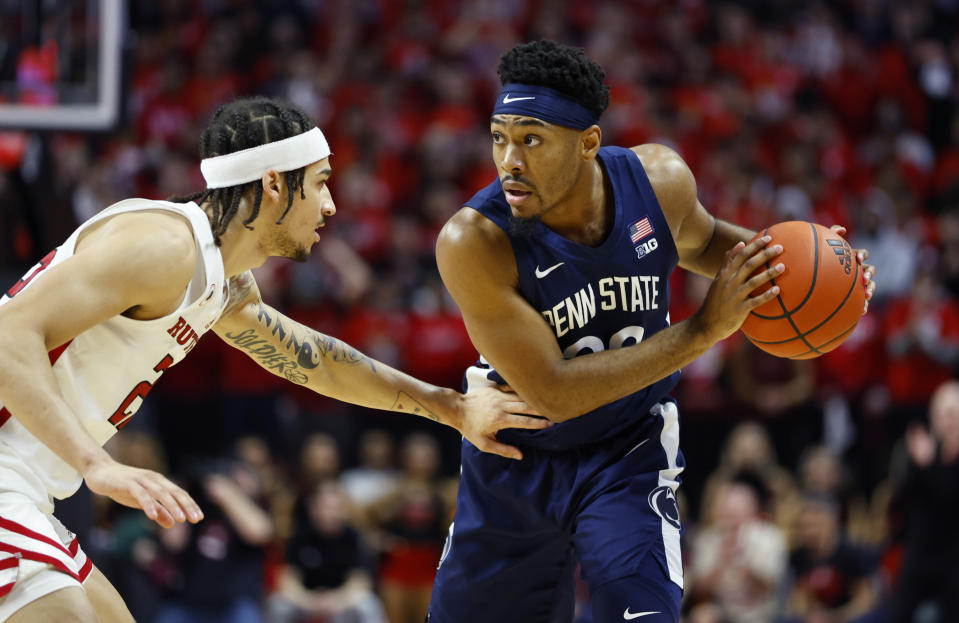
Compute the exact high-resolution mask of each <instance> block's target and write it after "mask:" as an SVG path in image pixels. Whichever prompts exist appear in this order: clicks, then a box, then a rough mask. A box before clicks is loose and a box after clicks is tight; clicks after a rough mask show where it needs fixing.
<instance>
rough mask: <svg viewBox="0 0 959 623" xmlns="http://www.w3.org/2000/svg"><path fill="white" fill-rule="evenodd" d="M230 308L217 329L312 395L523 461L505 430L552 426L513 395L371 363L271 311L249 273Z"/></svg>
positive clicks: (237, 281)
mask: <svg viewBox="0 0 959 623" xmlns="http://www.w3.org/2000/svg"><path fill="white" fill-rule="evenodd" d="M230 288H231V295H230V303H229V304H228V307H227V309H226V310H225V311H224V314H223V317H222V318H221V319H220V321H219V322H217V324H216V325H215V326H214V331H216V333H217V334H218V335H219V336H220V337H221V338H222V339H223V340H224V341H225V342H226V343H228V344H229V345H230V346H233V347H234V348H237V349H239V350H241V351H243V352H244V353H246V354H247V355H249V356H250V357H251V358H252V359H253V360H254V361H256V363H257V364H259V365H260V366H261V367H263V368H265V369H266V370H268V371H270V372H272V373H273V374H276V375H277V376H281V377H283V378H285V379H287V380H288V381H290V382H292V383H296V384H298V385H304V386H306V387H309V388H310V389H312V390H313V391H315V392H317V393H319V394H323V395H325V396H330V397H332V398H336V399H337V400H342V401H344V402H350V403H353V404H357V405H361V406H364V407H372V408H375V409H384V410H388V411H399V412H401V413H409V414H412V415H418V416H422V417H426V418H429V419H431V420H434V421H436V422H440V423H442V424H446V425H448V426H452V427H453V428H455V429H456V430H458V431H460V433H462V434H463V436H465V437H466V438H467V439H469V440H470V442H472V443H473V444H474V445H475V446H476V447H477V448H479V449H480V450H483V451H484V452H492V453H495V454H500V455H502V456H505V457H508V458H517V459H518V458H522V454H521V453H520V451H519V450H518V449H516V448H514V447H512V446H508V445H506V444H503V443H501V442H499V441H497V440H496V433H497V432H498V431H499V430H501V429H504V428H527V429H541V428H546V427H547V426H549V425H550V423H549V421H547V420H544V419H542V418H535V417H529V416H528V415H521V414H535V413H536V412H535V411H533V410H531V409H530V407H529V406H528V405H527V404H526V403H525V402H524V401H522V400H520V398H519V397H518V396H517V395H516V394H515V393H512V392H511V391H502V390H500V389H497V388H482V389H480V390H476V391H471V392H469V393H467V394H461V393H459V392H456V391H453V390H451V389H447V388H442V387H436V386H435V385H431V384H429V383H425V382H423V381H420V380H418V379H415V378H413V377H411V376H409V375H408V374H405V373H403V372H400V371H399V370H396V369H394V368H391V367H390V366H387V365H386V364H384V363H381V362H379V361H376V360H374V359H371V358H370V357H367V356H366V355H364V354H363V353H361V352H359V351H358V350H356V349H355V348H353V347H352V346H350V345H349V344H346V343H344V342H342V341H340V340H338V339H336V338H335V337H332V336H329V335H324V334H323V333H320V332H318V331H314V330H313V329H310V328H309V327H307V326H304V325H302V324H300V323H298V322H296V321H294V320H291V319H290V318H288V317H287V316H285V315H283V314H281V313H280V312H278V311H277V310H275V309H274V308H272V307H270V306H269V305H267V304H266V303H264V302H263V300H262V299H261V297H260V293H259V289H258V288H257V287H256V282H255V281H254V279H253V275H252V274H251V273H248V272H247V273H243V274H241V275H239V276H237V277H235V278H234V279H232V280H231V283H230Z"/></svg>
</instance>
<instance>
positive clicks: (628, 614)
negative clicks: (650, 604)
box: [623, 608, 659, 621]
mask: <svg viewBox="0 0 959 623" xmlns="http://www.w3.org/2000/svg"><path fill="white" fill-rule="evenodd" d="M651 614H659V610H657V611H656V612H630V611H629V608H626V612H624V613H623V618H624V619H626V620H627V621H632V620H633V619H638V618H639V617H645V616H649V615H651Z"/></svg>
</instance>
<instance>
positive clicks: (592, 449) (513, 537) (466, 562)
mask: <svg viewBox="0 0 959 623" xmlns="http://www.w3.org/2000/svg"><path fill="white" fill-rule="evenodd" d="M523 452H524V458H523V460H522V461H513V460H510V459H504V458H502V457H499V456H496V455H493V454H486V453H483V452H480V451H479V450H477V449H476V448H475V447H474V446H473V445H472V444H470V443H469V442H468V441H465V440H464V441H463V450H462V469H461V476H460V487H459V493H458V496H457V509H456V517H455V518H454V520H453V524H452V525H451V526H450V531H449V535H448V537H447V541H446V546H445V548H444V551H443V558H442V559H441V561H440V566H439V570H438V572H437V576H436V581H435V582H434V584H433V598H432V602H431V604H430V615H429V618H428V619H427V620H428V621H429V622H430V623H470V622H473V621H475V622H477V623H479V622H483V623H488V622H489V621H494V622H495V623H568V622H569V621H571V620H572V616H573V601H574V594H573V577H574V570H575V568H576V564H577V563H579V564H580V566H581V574H582V577H583V579H584V580H585V582H586V583H587V586H588V587H589V591H590V603H591V607H592V610H593V611H592V620H593V621H594V622H596V623H606V622H609V621H631V620H635V621H638V622H639V623H676V621H678V620H679V608H680V600H681V598H682V586H683V570H682V555H681V549H680V535H681V530H682V528H681V524H680V520H679V508H678V506H677V504H676V488H677V487H678V486H679V474H680V472H681V471H682V469H683V466H684V464H685V462H684V460H683V457H682V453H681V452H680V451H679V414H678V411H677V409H676V405H675V403H673V402H664V403H661V404H658V405H656V406H654V407H653V410H652V412H651V415H650V417H649V418H646V420H644V422H643V423H642V424H641V425H638V426H637V427H636V429H634V430H633V431H630V433H629V434H628V435H621V436H618V437H617V438H616V439H615V440H609V441H607V442H604V443H603V444H595V445H591V446H586V447H581V448H573V449H570V450H567V451H563V452H545V451H542V450H538V449H534V448H524V449H523Z"/></svg>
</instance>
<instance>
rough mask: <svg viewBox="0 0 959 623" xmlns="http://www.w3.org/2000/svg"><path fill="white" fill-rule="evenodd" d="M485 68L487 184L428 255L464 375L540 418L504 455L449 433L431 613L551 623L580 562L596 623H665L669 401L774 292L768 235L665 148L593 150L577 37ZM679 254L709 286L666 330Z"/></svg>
mask: <svg viewBox="0 0 959 623" xmlns="http://www.w3.org/2000/svg"><path fill="white" fill-rule="evenodd" d="M499 76H500V79H501V81H502V83H503V88H502V91H501V92H500V93H499V95H498V97H497V99H496V104H495V106H494V109H493V115H492V119H491V120H490V133H491V137H492V143H493V160H494V162H495V164H496V167H497V169H498V171H497V173H498V179H497V180H496V181H494V182H493V183H492V184H490V185H489V186H487V187H486V188H484V189H483V190H481V191H479V192H478V193H477V194H476V195H475V196H474V197H473V198H472V199H470V200H469V201H468V202H466V204H465V205H464V206H463V207H462V208H461V209H460V210H459V211H458V212H457V213H456V214H455V215H454V216H453V217H452V218H451V219H450V220H449V222H448V223H447V224H446V226H445V227H444V228H443V230H442V232H441V234H440V236H439V240H438V242H437V247H436V256H437V261H438V264H439V269H440V273H441V275H442V277H443V281H444V283H445V284H446V286H447V288H448V289H449V291H450V292H451V293H452V295H453V297H454V298H455V299H456V302H457V303H458V304H459V306H460V308H461V310H462V314H463V319H464V322H465V323H466V327H467V329H468V331H469V334H470V337H471V338H472V340H473V343H474V344H475V345H476V348H477V350H478V351H479V353H480V360H479V362H478V363H477V364H476V365H475V366H473V367H471V368H469V369H468V370H467V372H466V377H465V383H466V384H467V385H468V386H469V387H476V386H481V385H491V384H495V383H502V382H504V381H505V382H508V383H509V384H510V386H511V387H513V388H514V389H515V390H516V391H517V392H518V393H519V395H520V396H523V397H524V398H525V399H526V400H527V401H528V402H529V403H530V404H531V405H532V406H534V407H535V408H536V409H537V410H538V411H539V412H540V413H542V414H543V415H544V416H545V417H547V418H548V419H550V420H552V421H553V422H556V425H555V426H553V427H551V428H548V429H544V430H541V431H521V430H506V431H502V432H500V434H499V438H500V439H501V440H503V441H506V442H508V443H511V444H515V445H517V446H519V447H521V448H523V450H524V455H525V456H524V459H523V460H522V461H519V462H517V461H505V460H502V459H501V458H500V457H496V456H491V455H488V454H483V453H482V452H480V451H478V449H477V448H475V447H474V446H473V444H472V443H470V441H469V440H464V441H463V448H462V472H461V478H460V489H459V497H458V502H457V513H456V517H455V519H454V521H453V524H452V525H451V526H450V533H449V537H448V539H447V545H446V548H445V550H444V557H443V559H442V562H441V564H440V568H439V571H438V575H437V578H436V582H435V584H434V590H433V599H432V603H431V606H430V616H429V620H430V621H431V623H468V622H471V621H497V623H514V622H515V623H520V622H522V623H555V622H561V621H569V620H570V619H571V617H572V596H573V591H572V583H573V569H574V567H575V565H576V564H577V563H579V564H580V565H581V571H582V575H583V578H584V579H585V581H586V582H587V584H588V586H589V589H590V599H591V603H592V608H593V618H594V620H595V621H597V622H603V623H609V622H612V621H624V620H625V621H630V620H636V621H639V622H640V623H666V622H669V623H675V622H676V621H677V620H678V619H679V608H680V598H681V594H682V587H683V571H682V560H681V551H680V533H681V529H682V528H681V525H682V524H681V522H680V517H679V509H678V506H677V504H676V489H677V487H678V486H679V474H680V472H681V471H682V470H683V466H684V460H683V456H682V453H681V452H680V449H679V419H678V411H677V406H676V404H675V402H674V401H673V400H672V399H671V398H670V397H669V396H668V395H667V394H668V392H669V391H670V389H671V388H672V387H673V386H674V385H675V384H676V382H677V381H678V379H679V370H680V369H681V368H682V367H683V366H685V365H686V364H688V363H689V362H691V361H692V360H693V359H695V358H696V357H698V356H699V355H701V354H702V353H704V352H705V351H706V350H707V349H708V348H709V347H710V346H712V345H713V344H715V343H716V342H717V341H719V340H721V339H723V338H725V337H727V336H729V335H730V334H732V333H733V332H735V331H736V330H737V329H738V328H739V327H740V325H741V324H742V323H743V321H744V320H745V318H746V316H747V315H748V313H749V311H750V310H751V309H754V308H756V307H758V306H759V305H762V304H763V303H765V302H766V301H768V300H770V299H771V298H773V297H775V296H776V294H777V293H778V291H779V289H778V287H775V286H774V287H772V288H771V289H769V290H768V291H767V292H766V293H764V294H760V295H757V296H752V295H751V292H753V291H754V290H755V289H756V288H757V287H759V286H761V285H763V284H764V283H766V282H767V281H768V280H770V279H771V278H773V277H775V276H777V275H779V274H780V273H781V272H782V271H783V269H784V268H783V265H782V264H781V263H777V262H776V256H777V255H779V254H780V253H781V252H782V248H781V247H780V246H778V245H772V246H770V248H768V249H763V248H762V247H763V245H764V244H765V243H767V242H768V241H769V239H768V238H761V239H759V240H757V241H756V242H753V243H752V244H746V241H748V240H750V239H751V238H752V237H753V235H754V232H751V231H748V230H746V229H744V228H742V227H737V226H735V225H733V224H730V223H726V222H723V221H720V220H717V219H714V218H713V217H712V216H710V215H709V213H708V212H706V210H705V209H704V208H703V206H702V205H700V203H699V202H698V200H697V197H696V182H695V180H694V178H693V175H692V174H691V172H690V170H689V168H688V167H687V166H686V164H685V163H684V162H683V160H682V158H680V156H679V155H678V154H677V153H676V152H674V151H673V150H671V149H669V148H667V147H664V146H662V145H640V146H637V147H633V148H631V149H625V148H621V147H602V146H601V138H602V134H601V131H600V128H599V126H598V125H597V123H598V120H599V117H600V115H601V113H602V112H603V110H604V109H605V108H606V106H607V104H608V100H609V96H608V87H605V86H603V79H604V76H605V74H604V72H603V70H602V69H601V68H600V67H599V66H598V65H597V64H596V63H595V62H593V61H592V60H590V59H589V58H587V57H586V56H585V54H583V52H582V50H579V49H574V48H569V47H565V46H561V45H557V44H555V43H553V42H550V41H537V42H533V43H529V44H523V45H518V46H516V47H514V48H513V49H512V50H510V51H509V52H507V53H506V54H505V55H504V56H503V58H502V59H501V63H500V66H499ZM840 231H841V229H840ZM858 257H859V259H860V261H863V260H864V259H865V257H866V254H865V252H859V255H858ZM677 265H679V266H681V267H682V268H684V269H686V270H691V271H694V272H696V273H699V274H701V275H706V276H708V277H709V278H711V279H714V281H713V283H712V285H711V287H710V290H709V293H708V295H707V296H706V299H705V301H704V303H703V305H702V307H701V308H700V309H699V310H698V311H697V312H696V314H695V315H694V316H693V317H691V318H689V319H688V320H685V321H683V322H680V323H677V324H675V325H670V323H669V315H668V311H669V287H668V284H669V276H670V273H672V271H673V269H674V268H675V267H676V266H677ZM764 265H768V268H766V269H765V270H763V271H762V272H760V273H759V274H758V275H756V276H754V277H750V275H751V274H752V273H753V272H754V271H755V270H756V269H757V268H759V267H762V266H764ZM873 273H874V270H873V269H872V268H871V267H869V268H868V269H867V274H868V275H869V277H870V278H871V277H872V275H873ZM874 287H875V286H874V284H872V283H870V285H869V286H868V288H869V293H868V294H869V295H871V292H872V289H873V288H874Z"/></svg>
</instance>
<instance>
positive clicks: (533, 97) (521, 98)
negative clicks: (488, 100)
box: [503, 93, 536, 104]
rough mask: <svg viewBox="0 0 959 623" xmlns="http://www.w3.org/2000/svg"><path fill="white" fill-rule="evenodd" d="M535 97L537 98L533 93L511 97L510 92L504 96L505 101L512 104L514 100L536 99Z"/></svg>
mask: <svg viewBox="0 0 959 623" xmlns="http://www.w3.org/2000/svg"><path fill="white" fill-rule="evenodd" d="M534 99H536V96H535V95H531V96H529V97H510V96H509V93H507V94H506V95H504V96H503V103H504V104H510V103H512V102H518V101H520V100H534Z"/></svg>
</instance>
